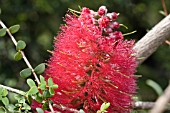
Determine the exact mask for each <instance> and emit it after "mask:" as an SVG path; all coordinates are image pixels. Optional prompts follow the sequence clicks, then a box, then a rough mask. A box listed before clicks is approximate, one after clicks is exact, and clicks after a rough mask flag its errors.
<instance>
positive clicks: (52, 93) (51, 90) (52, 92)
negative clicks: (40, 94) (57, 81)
mask: <svg viewBox="0 0 170 113" xmlns="http://www.w3.org/2000/svg"><path fill="white" fill-rule="evenodd" d="M49 92H50V94H51V95H54V89H53V88H51V87H50V88H49Z"/></svg>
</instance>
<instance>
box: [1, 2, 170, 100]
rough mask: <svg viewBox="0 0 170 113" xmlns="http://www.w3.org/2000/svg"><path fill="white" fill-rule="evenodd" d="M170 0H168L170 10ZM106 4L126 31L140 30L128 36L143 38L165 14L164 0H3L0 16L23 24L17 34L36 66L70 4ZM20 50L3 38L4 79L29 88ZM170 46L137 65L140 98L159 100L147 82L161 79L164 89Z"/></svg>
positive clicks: (44, 57)
mask: <svg viewBox="0 0 170 113" xmlns="http://www.w3.org/2000/svg"><path fill="white" fill-rule="evenodd" d="M169 4H170V1H168V0H166V5H167V8H169V9H167V10H169V12H170V6H168V5H169ZM101 5H105V6H107V8H108V9H109V11H110V12H112V11H115V12H118V13H120V16H119V19H118V21H119V22H120V23H122V24H124V25H126V26H128V28H129V29H128V30H126V29H125V28H120V30H122V31H123V33H127V32H131V31H134V30H137V32H136V33H135V34H132V35H129V36H126V37H125V38H126V39H135V40H136V41H137V40H139V39H140V38H142V37H143V36H144V35H145V34H146V33H147V31H148V30H150V29H151V28H152V27H153V26H154V25H155V24H157V23H158V22H159V21H160V20H161V19H163V18H164V16H163V15H161V14H160V13H159V12H160V11H161V10H163V8H162V4H161V0H94V1H92V0H50V1H48V0H0V8H1V10H2V14H1V15H0V18H1V19H2V21H4V22H5V23H6V25H8V26H11V25H14V24H20V25H21V29H20V32H18V33H17V34H15V37H16V38H17V40H19V39H22V40H24V41H25V42H26V43H27V47H26V49H25V53H26V55H27V57H28V58H29V60H30V62H31V63H32V65H33V66H36V65H37V64H39V63H41V62H46V61H47V59H48V58H49V56H50V53H48V52H47V51H46V50H52V49H53V39H54V37H55V36H56V35H57V33H58V32H59V26H60V24H62V23H64V22H63V21H62V19H63V17H64V15H65V14H66V12H67V10H68V8H71V9H75V10H79V8H78V6H81V7H83V6H85V7H88V8H91V9H93V10H97V9H98V8H99V6H101ZM15 52H16V50H15V47H14V45H13V43H12V42H11V40H10V39H9V37H8V36H6V37H5V38H1V39H0V83H1V84H5V85H8V86H11V87H14V88H19V89H23V90H26V89H27V85H25V80H24V79H22V78H21V77H20V76H19V72H20V71H21V70H22V69H24V68H25V67H26V65H25V63H24V62H22V61H19V62H16V61H15V60H14V57H13V56H14V54H15ZM169 55H170V47H169V46H168V45H167V44H165V43H164V44H163V45H162V46H160V47H159V49H158V50H157V51H156V52H155V53H154V54H153V55H152V56H151V57H150V58H149V59H147V60H146V61H145V62H144V63H143V64H142V65H140V66H139V68H138V69H137V73H136V74H137V75H142V77H140V78H139V79H138V87H139V90H138V92H137V96H138V97H139V100H143V101H155V99H156V98H157V96H158V95H157V93H156V92H155V91H154V90H153V89H152V88H151V87H149V86H148V85H147V84H146V81H147V80H148V79H151V80H153V81H155V82H157V83H158V84H159V85H160V86H161V87H162V88H163V89H164V88H165V87H166V86H167V84H168V82H169V79H170V56H169Z"/></svg>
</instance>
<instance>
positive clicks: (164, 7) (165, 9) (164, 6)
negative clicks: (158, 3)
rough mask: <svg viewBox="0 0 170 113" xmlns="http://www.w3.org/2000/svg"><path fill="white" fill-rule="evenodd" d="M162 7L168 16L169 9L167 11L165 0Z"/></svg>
mask: <svg viewBox="0 0 170 113" xmlns="http://www.w3.org/2000/svg"><path fill="white" fill-rule="evenodd" d="M162 7H163V9H164V13H165V15H166V16H168V11H167V8H166V4H165V0H162Z"/></svg>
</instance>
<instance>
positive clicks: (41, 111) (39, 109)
mask: <svg viewBox="0 0 170 113" xmlns="http://www.w3.org/2000/svg"><path fill="white" fill-rule="evenodd" d="M36 111H37V112H38V113H44V111H43V110H42V109H41V108H36Z"/></svg>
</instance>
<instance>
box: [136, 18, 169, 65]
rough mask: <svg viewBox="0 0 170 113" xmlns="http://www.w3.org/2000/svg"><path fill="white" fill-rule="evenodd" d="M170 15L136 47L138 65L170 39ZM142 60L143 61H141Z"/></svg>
mask: <svg viewBox="0 0 170 113" xmlns="http://www.w3.org/2000/svg"><path fill="white" fill-rule="evenodd" d="M169 31H170V15H168V16H167V17H165V18H164V19H163V20H162V21H160V22H159V23H158V24H157V25H156V26H155V27H153V29H152V30H150V31H149V32H148V33H147V34H146V35H145V36H144V37H143V38H142V39H140V40H139V41H138V42H137V43H136V44H135V46H134V48H133V49H134V50H135V51H136V56H137V58H139V59H138V63H139V64H141V63H142V62H143V61H145V60H146V59H147V58H148V57H149V56H150V55H151V54H152V53H153V52H155V51H156V49H157V48H158V47H159V46H160V45H161V44H162V43H163V42H164V41H165V40H166V39H167V38H169V37H170V32H169ZM140 58H142V59H140Z"/></svg>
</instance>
